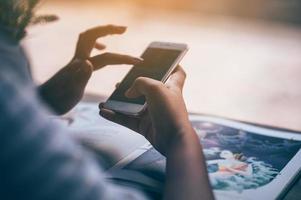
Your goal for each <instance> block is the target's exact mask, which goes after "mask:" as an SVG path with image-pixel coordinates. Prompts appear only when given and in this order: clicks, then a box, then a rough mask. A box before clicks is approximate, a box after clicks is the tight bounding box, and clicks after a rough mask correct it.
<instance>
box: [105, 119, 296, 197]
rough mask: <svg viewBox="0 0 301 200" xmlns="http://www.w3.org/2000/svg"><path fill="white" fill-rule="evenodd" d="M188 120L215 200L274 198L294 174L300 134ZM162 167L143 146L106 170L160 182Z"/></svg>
mask: <svg viewBox="0 0 301 200" xmlns="http://www.w3.org/2000/svg"><path fill="white" fill-rule="evenodd" d="M190 120H191V122H192V125H193V127H194V128H195V130H196V132H197V134H198V135H199V138H200V142H201V144H202V146H203V152H204V154H205V156H206V160H207V169H208V173H209V177H210V182H211V185H212V188H213V190H214V194H215V197H216V199H221V200H223V199H250V200H251V199H254V200H258V199H276V198H279V196H280V195H281V193H282V192H283V191H285V189H286V187H288V186H289V183H290V182H291V181H292V180H293V179H294V178H295V177H296V176H297V174H298V173H299V170H300V167H301V151H300V147H301V135H298V134H296V133H292V132H285V131H279V130H273V129H267V128H261V127H258V126H254V125H248V124H244V123H240V122H235V121H231V120H225V119H220V118H215V117H204V116H195V115H192V116H191V117H190ZM165 164H166V163H165V158H164V157H163V156H162V155H161V154H160V153H158V152H157V151H156V150H155V149H154V148H153V147H152V146H151V145H150V144H146V145H144V146H142V147H141V148H139V149H137V150H136V151H135V152H133V153H132V154H131V155H129V156H128V157H126V158H125V159H123V160H122V161H121V162H119V163H118V164H117V165H116V166H114V167H113V168H112V169H111V170H110V171H111V173H112V174H114V172H117V171H120V170H125V171H136V172H140V173H141V174H143V175H145V176H147V177H151V178H153V179H154V180H156V181H159V182H161V183H162V182H163V181H164V174H165ZM117 174H118V173H117ZM119 174H120V172H119ZM125 174H126V173H123V175H124V177H125V176H126V175H125ZM121 178H122V176H120V177H119V179H121ZM140 181H141V180H140ZM137 182H139V181H138V180H137ZM145 188H152V190H157V191H156V192H157V193H159V192H162V191H161V190H162V185H157V184H153V182H151V181H149V182H148V183H145ZM148 190H149V189H148Z"/></svg>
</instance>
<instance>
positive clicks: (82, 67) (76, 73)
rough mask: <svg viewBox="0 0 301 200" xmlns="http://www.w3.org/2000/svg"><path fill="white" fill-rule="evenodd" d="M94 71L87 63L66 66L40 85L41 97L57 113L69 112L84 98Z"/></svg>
mask: <svg viewBox="0 0 301 200" xmlns="http://www.w3.org/2000/svg"><path fill="white" fill-rule="evenodd" d="M92 71H93V70H92V69H91V67H90V66H89V65H87V64H85V63H83V64H79V63H75V64H73V65H68V66H66V67H64V68H63V69H62V70H60V71H59V72H58V73H56V74H55V75H54V76H53V77H52V78H51V79H50V80H48V81H47V82H46V83H44V84H43V85H41V86H40V87H39V93H40V96H41V98H42V99H43V101H44V102H45V103H46V104H47V105H48V106H50V107H51V109H53V110H54V111H55V112H56V113H58V114H64V113H66V112H68V111H69V110H70V109H72V108H73V107H74V106H75V105H76V104H77V102H78V101H79V100H80V99H81V98H82V96H83V92H84V89H85V87H86V85H87V83H88V80H89V78H90V77H91V74H92Z"/></svg>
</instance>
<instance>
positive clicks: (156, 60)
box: [104, 42, 188, 116]
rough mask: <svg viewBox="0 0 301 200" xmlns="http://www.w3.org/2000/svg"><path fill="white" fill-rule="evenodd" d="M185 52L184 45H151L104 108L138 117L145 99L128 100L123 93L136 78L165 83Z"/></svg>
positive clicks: (186, 47)
mask: <svg viewBox="0 0 301 200" xmlns="http://www.w3.org/2000/svg"><path fill="white" fill-rule="evenodd" d="M187 51H188V46H187V45H186V44H176V43H166V42H153V43H151V44H150V45H149V46H148V48H147V49H146V50H145V52H144V53H143V54H142V56H141V58H143V60H144V61H143V62H142V63H141V64H138V65H135V66H134V67H133V68H132V69H131V70H130V71H129V73H128V74H127V75H126V77H125V78H124V79H123V80H122V82H121V83H120V85H119V87H118V88H117V89H116V90H115V91H114V92H113V94H112V95H111V96H110V98H109V99H108V100H107V102H106V103H105V104H104V108H106V109H110V110H113V111H115V112H119V113H123V114H127V115H132V116H138V115H140V114H141V113H142V112H143V111H144V110H145V108H146V101H145V98H144V97H139V98H135V99H129V98H127V97H126V96H125V92H126V91H127V90H128V89H129V88H130V87H131V86H132V84H133V83H134V81H135V80H136V79H137V78H138V77H148V78H152V79H155V80H158V81H162V82H163V83H165V82H166V81H167V79H168V78H169V76H170V74H171V73H172V72H173V71H174V69H175V68H176V67H177V65H178V64H179V63H180V61H181V60H182V58H183V57H184V55H185V54H186V52H187Z"/></svg>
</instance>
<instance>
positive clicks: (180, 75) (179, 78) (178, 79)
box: [166, 66, 186, 91]
mask: <svg viewBox="0 0 301 200" xmlns="http://www.w3.org/2000/svg"><path fill="white" fill-rule="evenodd" d="M185 80H186V73H185V71H184V70H183V68H182V67H180V66H178V67H177V68H176V70H175V71H174V72H173V73H172V75H171V76H170V78H169V80H168V82H167V83H166V85H167V87H169V88H170V89H180V90H181V91H182V90H183V87H184V84H185Z"/></svg>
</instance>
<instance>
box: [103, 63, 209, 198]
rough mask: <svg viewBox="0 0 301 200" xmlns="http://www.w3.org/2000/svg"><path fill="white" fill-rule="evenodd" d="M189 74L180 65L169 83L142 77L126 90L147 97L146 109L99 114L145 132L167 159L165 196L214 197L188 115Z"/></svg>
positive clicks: (128, 94)
mask: <svg viewBox="0 0 301 200" xmlns="http://www.w3.org/2000/svg"><path fill="white" fill-rule="evenodd" d="M185 78H186V74H185V72H184V71H183V69H182V68H181V67H178V68H177V69H176V71H175V72H174V73H173V74H172V75H171V76H170V78H169V80H168V82H167V83H166V84H163V83H162V82H160V81H156V80H153V79H149V78H145V77H140V78H138V79H136V81H135V82H134V84H133V85H132V87H131V88H130V89H129V90H128V91H127V92H126V96H127V97H128V98H136V97H139V96H145V98H146V101H147V110H146V111H145V112H144V113H143V114H142V115H141V116H139V117H130V116H126V115H124V114H120V113H115V112H114V111H112V110H107V109H104V108H103V103H101V104H100V115H101V116H103V117H104V118H106V119H108V120H111V121H113V122H116V123H118V124H121V125H123V126H126V127H128V128H130V129H132V130H134V131H136V132H138V133H140V134H142V135H143V136H144V137H145V138H146V139H147V140H148V141H150V143H151V144H152V145H153V146H154V147H155V148H156V149H157V150H158V151H159V152H160V153H162V154H163V155H165V156H166V158H167V165H166V183H165V191H164V199H172V200H182V199H185V200H190V199H191V200H197V199H214V197H213V193H212V190H211V188H210V184H209V180H208V176H207V170H206V164H205V158H204V156H203V154H202V151H201V149H202V147H201V145H200V142H199V138H198V136H197V135H196V133H195V131H194V129H193V128H192V125H191V123H190V121H189V118H188V113H187V109H186V106H185V102H184V99H183V96H182V90H183V86H184V82H185Z"/></svg>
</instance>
